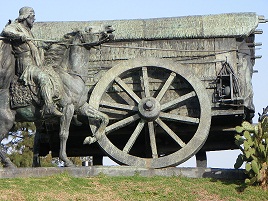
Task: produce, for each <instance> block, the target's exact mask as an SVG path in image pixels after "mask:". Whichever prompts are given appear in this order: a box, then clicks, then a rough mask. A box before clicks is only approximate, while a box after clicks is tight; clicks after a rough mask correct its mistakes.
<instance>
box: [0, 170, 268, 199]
mask: <svg viewBox="0 0 268 201" xmlns="http://www.w3.org/2000/svg"><path fill="white" fill-rule="evenodd" d="M0 200H16V201H17V200H33V201H34V200H92V201H94V200H98V201H99V200H101V201H102V200H128V201H131V200H142V201H143V200H154V201H155V200H161V201H162V200H171V201H173V200H187V201H188V200H194V201H195V200H202V201H203V200H209V201H211V200H232V201H234V200H237V201H238V200H239V201H241V200H243V201H244V200H256V201H257V200H268V192H267V191H263V190H262V189H261V188H260V187H258V186H250V187H246V186H245V185H244V184H243V182H242V181H241V182H240V181H223V180H213V179H191V178H184V177H160V176H156V177H141V176H139V175H136V176H132V177H109V176H105V175H99V176H97V177H89V178H75V177H71V176H69V175H68V174H59V175H55V176H50V177H43V178H17V179H0Z"/></svg>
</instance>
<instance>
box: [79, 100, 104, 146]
mask: <svg viewBox="0 0 268 201" xmlns="http://www.w3.org/2000/svg"><path fill="white" fill-rule="evenodd" d="M79 112H80V113H81V114H82V115H85V116H87V117H89V118H94V119H96V120H100V123H101V124H100V126H99V128H98V129H97V130H96V132H95V133H94V135H93V137H90V136H89V137H86V138H85V140H84V144H92V143H94V142H96V141H97V140H98V139H100V138H101V136H102V135H103V134H104V133H105V128H106V126H107V125H108V123H109V117H108V116H107V115H106V114H104V113H102V112H100V111H98V110H97V109H95V108H94V107H92V106H91V105H89V104H88V103H85V104H84V105H83V106H82V107H80V108H79Z"/></svg>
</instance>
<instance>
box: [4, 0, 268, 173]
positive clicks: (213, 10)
mask: <svg viewBox="0 0 268 201" xmlns="http://www.w3.org/2000/svg"><path fill="white" fill-rule="evenodd" d="M23 6H31V7H33V8H34V9H35V12H36V21H39V22H40V21H91V20H93V21H94V20H115V19H144V18H159V17H176V16H187V15H205V14H206V15H207V14H219V13H232V12H256V13H257V14H258V15H264V16H265V17H266V19H268V3H267V0H256V1H252V0H224V1H219V0H202V1H201V0H188V1H181V0H165V1H163V0H143V1H142V0H135V1H133V0H131V1H130V0H114V1H111V0H109V1H108V0H101V1H89V0H82V1H79V0H77V1H67V0H64V1H63V0H56V1H55V0H43V1H41V0H19V1H17V0H10V1H5V6H3V3H2V5H1V7H0V27H4V26H5V24H6V23H7V21H8V19H12V20H13V19H15V18H17V16H18V10H19V9H20V8H21V7H23ZM258 28H259V29H262V30H263V34H262V35H257V36H256V42H262V44H263V45H262V47H261V48H262V49H261V50H257V51H256V55H262V58H261V59H259V60H257V61H256V64H255V67H254V70H257V71H258V73H255V74H254V75H253V88H254V104H255V107H256V111H257V112H261V111H262V108H264V107H266V106H267V105H268V93H267V90H268V79H267V75H268V23H266V24H260V26H259V27H258ZM254 122H257V118H256V117H255V118H254ZM238 153H239V151H231V152H226V151H225V152H211V153H209V154H208V162H209V163H208V165H209V166H211V167H227V168H228V167H232V166H233V164H234V162H235V159H236V156H237V155H238ZM223 159H224V160H223ZM188 163H189V165H190V166H192V165H193V164H194V162H193V160H190V162H188ZM188 163H187V165H188Z"/></svg>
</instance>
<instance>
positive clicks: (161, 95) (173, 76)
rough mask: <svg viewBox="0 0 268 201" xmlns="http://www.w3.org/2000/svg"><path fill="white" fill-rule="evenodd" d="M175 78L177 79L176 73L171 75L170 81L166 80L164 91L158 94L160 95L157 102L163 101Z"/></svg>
mask: <svg viewBox="0 0 268 201" xmlns="http://www.w3.org/2000/svg"><path fill="white" fill-rule="evenodd" d="M175 77H176V73H174V72H172V73H170V75H169V77H168V79H167V80H166V82H165V84H164V86H163V87H162V89H161V90H160V92H159V93H158V95H157V97H156V100H158V101H161V99H162V98H163V96H164V95H165V93H166V91H167V90H168V88H169V86H170V85H171V83H172V82H173V80H174V78H175Z"/></svg>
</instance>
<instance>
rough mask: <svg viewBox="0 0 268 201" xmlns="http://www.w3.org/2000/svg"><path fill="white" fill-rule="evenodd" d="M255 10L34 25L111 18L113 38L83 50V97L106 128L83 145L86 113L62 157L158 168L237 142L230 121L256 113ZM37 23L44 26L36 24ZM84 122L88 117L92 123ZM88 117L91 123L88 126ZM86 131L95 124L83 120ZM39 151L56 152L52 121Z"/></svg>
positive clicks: (52, 32)
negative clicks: (85, 67) (87, 59)
mask: <svg viewBox="0 0 268 201" xmlns="http://www.w3.org/2000/svg"><path fill="white" fill-rule="evenodd" d="M265 22H267V20H265V19H264V17H263V16H258V15H256V13H230V14H220V15H205V16H187V17H174V18H158V19H137V20H114V21H95V22H39V23H36V25H35V28H34V29H33V32H34V34H35V37H37V38H42V39H46V40H57V39H58V38H60V37H61V36H62V35H64V33H66V32H68V30H71V29H73V30H74V29H83V28H85V27H86V26H88V25H90V26H103V25H107V24H109V25H112V26H113V27H114V29H115V32H114V33H115V39H114V41H112V42H109V43H107V44H103V45H102V46H101V47H100V48H99V49H98V48H97V49H94V50H91V52H90V53H89V57H90V62H89V64H88V69H89V70H88V80H87V86H88V87H89V88H90V92H89V103H90V104H91V105H93V106H94V107H95V108H98V109H99V110H100V111H102V112H104V113H106V114H108V115H109V117H110V124H109V125H108V126H107V128H106V135H105V136H103V137H102V138H101V139H100V140H99V141H98V142H97V143H98V144H99V145H100V147H101V149H102V150H104V152H103V151H102V150H101V149H100V148H99V147H98V146H96V145H83V139H84V138H85V136H88V135H89V134H90V131H89V128H88V122H87V120H84V119H80V121H81V122H83V123H85V125H84V126H82V127H77V126H75V125H73V126H72V127H71V128H70V138H71V139H69V144H68V147H69V149H68V150H67V153H68V155H69V156H87V155H91V156H93V161H94V164H99V163H100V160H98V159H100V158H101V157H102V156H105V155H108V156H109V157H110V158H112V159H113V160H115V161H116V162H118V163H119V164H126V165H132V166H138V167H146V168H162V167H168V166H175V165H178V164H181V163H183V162H184V161H186V160H187V159H189V158H191V157H192V156H193V155H196V156H197V161H198V162H197V166H203V167H204V166H206V154H205V153H206V151H212V150H227V149H236V148H237V147H236V145H235V143H234V134H235V131H234V127H235V126H236V125H238V124H240V123H241V122H242V121H243V120H248V121H250V120H251V119H252V117H253V114H254V105H253V101H252V98H253V91H252V85H251V77H252V73H253V71H254V70H253V66H254V62H255V59H256V58H257V56H256V55H255V50H256V48H255V46H257V45H258V44H257V43H255V41H254V40H255V34H259V33H261V31H259V30H257V26H258V24H259V23H265ZM44 30H45V31H44ZM90 121H91V120H90ZM90 124H91V123H90ZM90 128H91V131H92V133H94V130H95V128H96V127H95V125H94V123H93V126H90ZM46 130H47V132H46V133H44V134H43V135H41V136H40V139H39V140H40V142H41V146H40V155H46V154H47V153H48V152H49V151H52V155H53V156H57V155H58V150H59V148H58V145H57V143H58V139H57V137H56V136H57V135H54V134H53V133H54V132H57V126H56V125H51V124H46Z"/></svg>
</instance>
